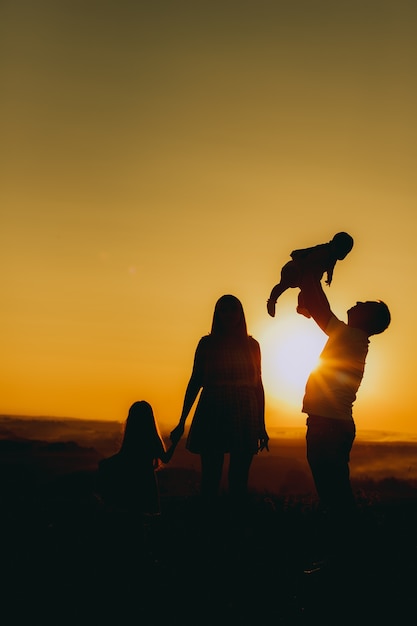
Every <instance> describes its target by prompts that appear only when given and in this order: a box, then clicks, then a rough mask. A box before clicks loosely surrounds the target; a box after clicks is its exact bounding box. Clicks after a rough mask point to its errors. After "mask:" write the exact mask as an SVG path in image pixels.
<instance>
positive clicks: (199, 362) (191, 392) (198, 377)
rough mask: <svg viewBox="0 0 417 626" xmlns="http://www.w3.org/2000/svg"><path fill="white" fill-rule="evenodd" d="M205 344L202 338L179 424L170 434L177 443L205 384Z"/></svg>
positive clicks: (195, 357)
mask: <svg viewBox="0 0 417 626" xmlns="http://www.w3.org/2000/svg"><path fill="white" fill-rule="evenodd" d="M203 345H204V344H203V340H200V342H199V344H198V346H197V350H196V352H195V356H194V365H193V371H192V373H191V377H190V380H189V381H188V385H187V388H186V390H185V396H184V402H183V406H182V411H181V417H180V420H179V422H178V425H177V426H176V427H175V428H174V430H173V431H172V432H171V435H170V439H171V441H172V442H173V443H174V444H177V443H178V441H179V440H180V439H181V437H182V435H183V434H184V426H185V421H186V419H187V417H188V414H189V413H190V411H191V408H192V406H193V404H194V402H195V400H196V398H197V396H198V393H199V391H200V389H201V387H202V386H203Z"/></svg>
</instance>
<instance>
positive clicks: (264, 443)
mask: <svg viewBox="0 0 417 626" xmlns="http://www.w3.org/2000/svg"><path fill="white" fill-rule="evenodd" d="M268 441H269V437H268V433H267V432H266V431H265V432H264V433H262V435H261V436H260V437H259V445H258V452H262V450H266V451H267V452H269V447H268Z"/></svg>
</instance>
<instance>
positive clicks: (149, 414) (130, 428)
mask: <svg viewBox="0 0 417 626" xmlns="http://www.w3.org/2000/svg"><path fill="white" fill-rule="evenodd" d="M161 451H165V444H164V441H163V439H162V437H161V435H160V432H159V428H158V424H157V423H156V420H155V416H154V414H153V410H152V407H151V405H150V404H149V403H148V402H146V401H145V400H140V401H138V402H134V403H133V404H132V406H131V407H130V409H129V414H128V416H127V419H126V424H125V430H124V435H123V441H122V445H121V448H120V452H121V453H122V454H125V455H128V456H133V457H135V456H139V455H140V456H144V455H146V456H152V457H153V459H154V468H155V469H158V467H159V466H160V465H161V461H160V458H159V456H160V453H161Z"/></svg>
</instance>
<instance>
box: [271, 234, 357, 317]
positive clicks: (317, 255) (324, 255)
mask: <svg viewBox="0 0 417 626" xmlns="http://www.w3.org/2000/svg"><path fill="white" fill-rule="evenodd" d="M352 248H353V238H352V237H351V236H350V235H349V234H348V233H345V232H340V233H337V234H336V235H335V236H334V237H333V239H332V240H331V241H329V242H328V243H321V244H319V245H317V246H312V247H311V248H302V249H300V250H293V251H292V252H291V254H290V256H291V261H288V263H286V264H285V265H284V266H283V268H282V269H281V280H280V282H279V283H278V284H277V285H275V286H274V287H273V288H272V291H271V294H270V296H269V298H268V301H267V310H268V313H269V315H270V316H271V317H275V304H276V301H277V300H278V298H279V296H280V295H281V294H282V293H283V292H284V291H286V290H287V289H289V288H290V287H300V283H301V279H302V276H303V272H304V270H305V269H307V268H308V269H309V270H310V271H312V272H313V273H314V275H315V276H317V277H319V278H320V279H321V277H322V276H323V274H324V273H325V272H326V274H327V279H326V285H330V284H331V282H332V278H333V270H334V267H335V265H336V261H341V260H342V259H344V258H345V256H346V255H347V254H348V253H349V252H350V251H351V250H352ZM297 313H300V315H305V317H311V316H310V313H309V312H308V309H307V308H306V307H305V305H304V302H303V296H302V293H301V292H300V293H299V295H298V306H297Z"/></svg>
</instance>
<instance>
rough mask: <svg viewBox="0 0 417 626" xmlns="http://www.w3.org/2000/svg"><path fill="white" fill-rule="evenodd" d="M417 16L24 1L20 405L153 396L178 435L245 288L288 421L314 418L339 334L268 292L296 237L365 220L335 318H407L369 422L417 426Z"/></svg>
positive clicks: (9, 389)
mask: <svg viewBox="0 0 417 626" xmlns="http://www.w3.org/2000/svg"><path fill="white" fill-rule="evenodd" d="M416 26H417V7H416V5H415V4H414V3H412V2H406V1H403V0H395V1H394V0H392V1H384V0H381V1H378V2H374V1H372V2H369V1H367V0H362V1H360V2H359V1H358V2H355V1H354V2H337V3H334V2H331V1H327V2H323V1H321V2H320V1H317V2H312V1H311V0H300V1H297V2H284V1H282V2H281V1H280V0H278V1H277V2H269V1H265V0H256V2H255V1H253V2H246V1H243V2H242V1H238V0H233V1H228V0H222V1H221V2H220V1H219V2H216V1H214V2H194V1H193V2H191V1H190V2H176V1H174V2H172V1H168V0H167V1H160V2H139V3H138V2H136V1H133V0H132V1H130V2H127V1H125V0H120V1H119V2H117V3H115V2H110V1H106V0H101V1H100V2H98V1H97V2H93V1H91V2H90V1H88V2H58V3H57V2H53V1H52V0H51V1H47V0H39V1H38V2H36V3H33V2H31V1H30V0H26V2H25V1H22V2H19V3H18V5H17V4H14V3H8V6H7V7H6V9H5V10H4V15H3V17H2V24H1V29H2V36H1V39H2V45H3V54H2V57H3V65H2V68H1V72H2V77H1V78H2V85H3V90H2V91H3V95H2V100H1V102H0V107H1V109H2V111H1V113H2V115H1V119H2V125H3V136H4V139H3V150H2V157H1V158H2V163H1V168H2V172H3V182H2V185H1V189H0V200H1V203H0V206H1V209H0V210H1V216H2V228H1V231H0V268H1V269H0V271H1V275H2V292H3V298H2V303H3V304H2V312H1V316H2V325H1V328H2V339H1V344H2V350H1V362H0V368H1V369H0V375H1V380H2V392H1V395H0V413H3V414H25V415H57V416H73V417H79V418H84V417H85V418H97V419H101V418H105V419H120V420H122V419H124V417H125V416H126V414H127V409H128V407H129V405H130V404H131V403H132V402H133V401H135V400H137V399H146V400H148V401H149V402H151V404H152V405H153V407H154V410H155V414H156V416H157V418H158V421H160V423H161V424H168V425H170V424H172V425H174V424H175V423H176V422H177V419H178V417H179V414H180V411H181V405H182V399H183V394H184V390H185V386H186V384H187V381H188V378H189V375H190V372H191V366H192V360H193V356H194V349H195V347H196V344H197V342H198V340H199V338H200V336H201V335H203V334H205V333H206V332H208V331H209V329H210V325H211V318H212V312H213V307H214V303H215V301H216V300H217V298H218V297H219V296H220V295H222V294H223V293H233V294H235V295H236V296H238V297H239V298H240V299H241V301H242V303H243V305H244V308H245V311H246V315H247V322H248V327H249V331H250V332H251V333H252V334H253V335H254V336H255V337H256V338H257V339H258V340H259V341H260V344H261V349H262V354H263V370H264V383H265V390H266V394H267V422H268V423H270V424H271V425H286V426H288V425H290V426H291V425H294V426H302V425H303V424H304V416H303V415H302V414H301V412H300V406H301V399H302V390H303V382H304V381H303V379H301V380H300V379H298V381H295V377H296V371H297V370H298V369H299V368H298V363H300V364H302V363H304V362H305V361H306V359H307V358H308V357H309V356H310V353H311V351H312V349H313V348H308V349H307V346H308V345H309V342H310V338H311V335H312V334H314V333H315V337H316V340H317V342H318V343H317V344H316V346H315V348H314V349H315V350H316V351H317V350H318V349H319V348H318V347H317V346H318V345H319V344H320V338H317V331H316V329H315V327H314V323H313V322H311V321H308V320H305V319H304V318H300V316H297V315H296V313H295V301H296V291H295V290H291V291H289V292H287V293H286V294H284V295H283V296H282V298H281V299H280V301H279V305H278V307H277V317H276V318H275V319H271V318H270V317H269V316H268V315H267V313H266V299H267V297H268V295H269V291H270V289H271V287H272V286H273V284H275V282H277V280H278V277H279V270H280V268H281V266H282V264H283V263H285V262H286V261H287V260H288V258H289V253H290V252H291V250H293V249H294V248H298V247H304V246H310V245H315V244H316V243H322V242H325V241H328V240H329V239H331V237H332V236H333V235H334V234H335V233H336V232H337V231H339V230H346V231H348V232H349V233H351V234H352V236H353V237H354V239H355V246H354V248H353V250H352V252H351V253H350V254H349V255H348V257H347V258H346V259H345V260H344V261H342V262H341V263H339V264H338V265H337V267H336V270H335V274H334V280H333V284H332V286H331V287H330V288H329V289H328V290H327V294H328V296H329V299H330V301H331V303H332V306H333V309H334V312H335V313H336V314H337V315H338V316H339V317H341V318H342V319H346V317H345V312H346V310H347V308H349V307H350V306H351V305H352V304H353V303H354V302H356V301H357V300H364V299H365V300H366V299H377V298H378V299H382V300H384V301H386V302H387V304H388V305H389V306H390V309H391V313H392V324H391V326H390V328H389V330H388V331H387V332H386V333H385V334H383V335H380V336H377V337H374V338H373V339H372V340H371V348H370V353H369V357H368V362H367V370H366V372H365V378H364V381H363V384H362V387H361V389H360V392H359V396H358V400H357V402H356V404H355V407H354V414H355V419H356V422H357V425H358V430H360V429H361V428H362V429H378V430H386V431H400V432H404V433H410V434H411V433H417V420H416V419H415V416H414V408H415V405H416V400H417V385H416V383H415V380H414V369H415V364H414V356H415V354H416V352H417V341H416V332H415V330H414V319H415V308H416V306H415V305H416V303H415V296H414V290H413V287H414V282H415V275H416V270H417V255H416V243H415V242H416V235H417V229H416V217H415V216H416V210H415V209H416V191H417V183H416V176H415V171H416V145H417V141H416V123H415V111H416V110H417V86H416V85H417V83H416V73H415V67H416V52H417V44H416V38H415V32H416ZM300 337H303V338H304V339H303V341H302V342H301V346H305V351H304V352H303V350H302V349H301V348H300ZM294 355H296V357H295V358H296V363H295V364H294ZM297 355H298V356H297ZM297 358H298V361H297ZM304 370H305V367H304ZM304 370H303V374H302V375H303V376H304V378H305V375H306V374H305V373H304ZM291 372H293V373H291Z"/></svg>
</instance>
